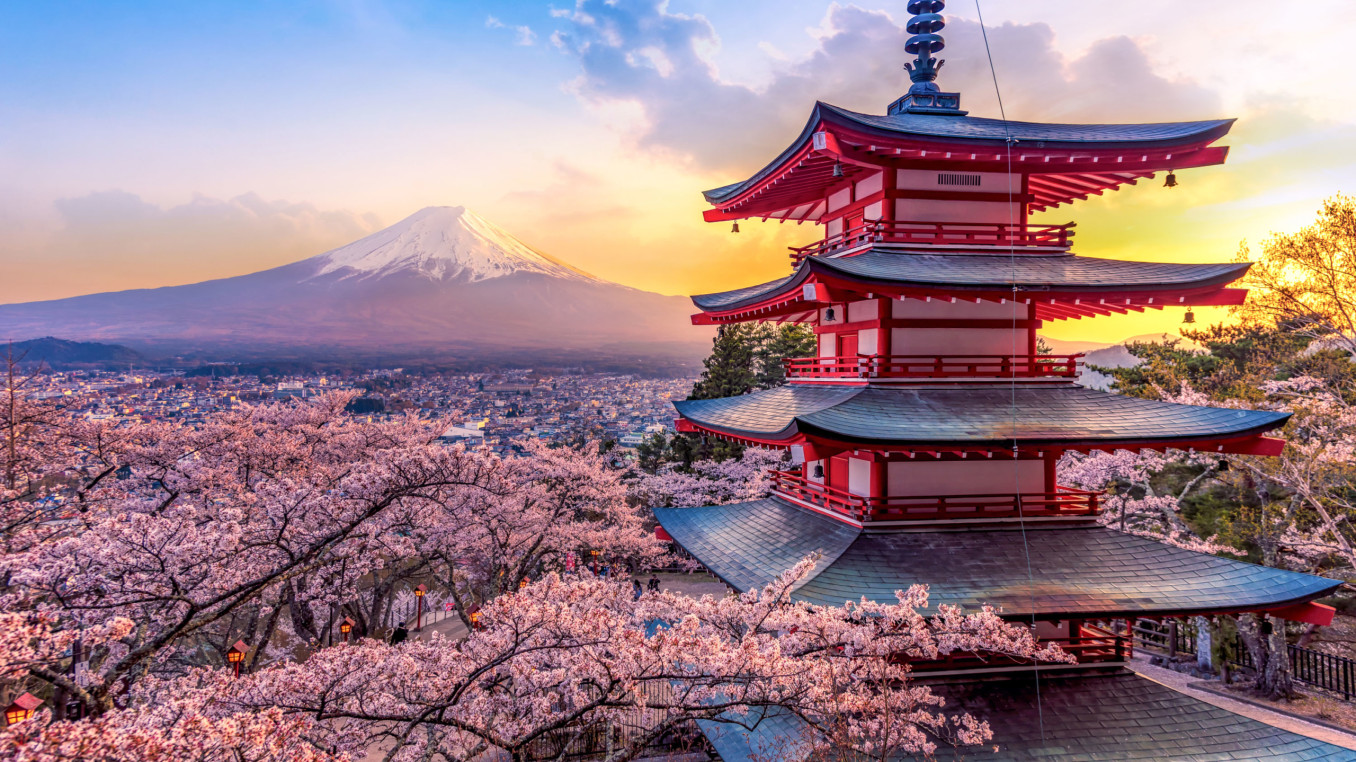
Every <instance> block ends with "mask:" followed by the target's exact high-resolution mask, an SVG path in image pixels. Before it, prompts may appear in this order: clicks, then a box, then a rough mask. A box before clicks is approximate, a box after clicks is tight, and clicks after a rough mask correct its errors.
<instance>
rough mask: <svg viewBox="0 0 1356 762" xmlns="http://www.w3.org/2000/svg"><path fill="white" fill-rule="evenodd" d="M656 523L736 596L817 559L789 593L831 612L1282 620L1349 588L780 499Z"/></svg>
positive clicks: (1155, 550)
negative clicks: (866, 604) (900, 596)
mask: <svg viewBox="0 0 1356 762" xmlns="http://www.w3.org/2000/svg"><path fill="white" fill-rule="evenodd" d="M654 513H655V516H656V518H657V519H658V520H659V523H660V525H661V526H663V527H664V530H665V531H666V532H668V534H669V535H671V536H672V537H673V539H674V541H675V542H677V543H678V544H679V545H680V546H681V547H682V548H683V549H684V550H685V551H687V552H688V553H690V554H692V555H693V557H695V558H696V559H697V560H698V561H700V562H701V563H702V564H703V565H704V566H705V567H706V568H707V569H709V570H710V571H711V572H712V573H713V574H715V575H716V576H717V577H719V578H720V579H721V580H722V581H723V582H725V583H726V584H728V585H730V586H731V587H733V588H734V589H736V590H738V591H740V592H745V591H748V590H751V589H757V588H760V587H763V586H764V585H767V584H768V583H770V582H772V581H773V580H775V579H776V578H777V577H778V576H779V575H780V574H782V573H783V572H785V571H786V570H787V569H789V568H791V567H792V566H794V565H795V564H796V563H798V562H799V561H800V560H801V559H803V558H804V557H806V556H808V555H811V554H815V555H818V556H819V557H820V561H819V563H818V565H817V566H816V567H815V568H814V569H813V570H812V571H811V573H810V574H809V575H808V576H807V577H806V578H805V579H803V580H801V582H800V583H799V584H798V585H797V587H796V589H795V590H794V591H793V593H792V594H793V597H795V598H797V599H800V600H805V601H807V602H810V603H813V604H816V605H823V606H840V605H842V604H843V602H844V601H852V600H859V599H861V598H863V597H865V598H867V599H868V600H873V601H878V602H882V603H892V602H894V600H895V592H896V591H899V590H906V589H908V588H909V587H910V586H912V585H915V584H922V585H927V586H928V587H929V593H930V598H929V602H928V608H927V609H925V610H924V611H923V612H922V613H924V614H925V615H926V614H930V613H932V612H935V610H936V607H937V606H940V605H958V606H963V607H965V608H967V609H975V608H978V607H980V606H984V605H992V606H995V607H997V608H998V609H999V610H1000V611H1001V612H1002V614H1003V616H1007V617H1024V616H1033V615H1034V616H1037V617H1042V618H1046V619H1067V618H1076V619H1079V618H1082V619H1103V618H1121V617H1125V616H1145V617H1157V616H1185V615H1193V614H1222V613H1239V612H1246V611H1268V612H1277V613H1280V612H1283V611H1285V610H1286V609H1289V608H1291V607H1294V606H1297V605H1300V604H1305V603H1308V602H1310V601H1313V600H1316V599H1318V598H1322V597H1324V596H1327V595H1330V594H1332V592H1333V591H1335V590H1336V589H1337V588H1339V587H1341V586H1342V582H1340V581H1337V580H1331V579H1326V578H1324V577H1317V576H1314V575H1310V574H1303V573H1300V572H1291V571H1286V570H1283V569H1273V568H1270V567H1264V566H1258V565H1256V564H1251V563H1247V562H1244V561H1235V560H1232V559H1228V558H1223V557H1220V556H1212V555H1209V554H1205V553H1197V552H1195V551H1190V550H1185V549H1182V548H1177V547H1173V546H1170V545H1165V544H1163V543H1160V542H1158V541H1156V540H1152V539H1149V538H1145V537H1138V536H1135V535H1129V534H1123V533H1120V532H1116V531H1114V530H1111V529H1108V528H1106V527H1101V526H1083V527H1070V526H1065V527H1054V528H1052V527H1048V526H1038V527H1026V528H1025V529H1016V528H1008V529H973V528H972V529H965V530H961V531H932V532H922V531H909V532H880V531H871V532H868V531H864V530H862V529H859V528H857V527H855V526H851V525H848V524H846V523H843V522H840V521H836V520H834V519H832V518H828V517H825V516H822V515H819V514H817V513H814V512H811V511H808V510H806V509H803V508H800V507H798V506H795V505H792V504H790V503H788V502H786V501H783V500H780V499H777V498H767V499H764V500H756V501H752V502H748V503H738V504H734V505H724V506H701V507H694V508H655V509H654ZM1028 559H1029V560H1030V562H1031V563H1032V566H1031V567H1030V568H1029V569H1028V567H1027V562H1028Z"/></svg>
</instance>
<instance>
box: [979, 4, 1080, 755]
mask: <svg viewBox="0 0 1356 762" xmlns="http://www.w3.org/2000/svg"><path fill="white" fill-rule="evenodd" d="M975 13H976V14H977V15H978V16H979V32H980V35H981V36H983V38H984V54H985V55H986V56H987V57H988V59H989V75H990V76H991V77H993V92H994V95H995V96H997V98H998V115H999V117H1000V118H1001V119H1002V121H1003V136H1004V138H1005V140H1004V141H1003V142H1004V143H1005V144H1006V146H1007V164H1008V173H1007V184H1008V235H1009V236H1011V235H1012V232H1013V230H1014V229H1015V228H1016V227H1017V220H1016V218H1015V217H1014V216H1013V197H1012V144H1013V143H1015V142H1016V139H1015V138H1013V137H1012V131H1011V130H1010V129H1009V128H1008V114H1007V111H1006V110H1005V109H1004V108H1003V91H1002V90H1001V89H1000V88H999V87H998V70H997V69H996V68H995V67H994V65H993V51H992V50H990V49H989V32H988V30H987V29H986V28H985V26H984V11H983V10H981V9H980V7H979V0H975ZM1008 265H1009V267H1010V268H1011V272H1012V305H1013V307H1012V345H1011V346H1012V350H1011V351H1012V356H1013V357H1016V356H1017V304H1018V301H1017V293H1018V291H1017V241H1016V239H1015V238H1009V242H1008ZM1026 351H1027V356H1029V357H1035V353H1036V348H1035V347H1031V346H1028V347H1027V348H1026ZM1009 388H1010V389H1011V392H1012V394H1011V409H1012V481H1013V486H1014V487H1015V494H1016V495H1017V498H1016V500H1015V502H1016V504H1017V526H1018V527H1019V528H1020V529H1021V534H1022V551H1023V553H1024V554H1025V555H1026V579H1027V585H1028V586H1029V588H1030V590H1031V633H1032V637H1035V633H1036V574H1035V572H1034V571H1033V569H1032V567H1031V545H1030V544H1029V543H1028V542H1027V538H1026V511H1025V509H1024V508H1023V506H1022V498H1021V494H1022V475H1021V461H1020V460H1019V459H1018V457H1017V456H1018V454H1019V447H1018V440H1017V373H1016V371H1015V370H1014V372H1013V374H1012V380H1011V385H1010V386H1009ZM1070 626H1071V627H1072V626H1073V623H1072V622H1070ZM1031 665H1032V672H1033V674H1034V675H1035V678H1036V722H1037V725H1038V726H1039V728H1040V733H1041V745H1042V746H1044V745H1045V712H1044V710H1043V709H1042V707H1041V666H1040V663H1039V662H1037V661H1036V660H1035V659H1032V661H1031Z"/></svg>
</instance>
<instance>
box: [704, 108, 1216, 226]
mask: <svg viewBox="0 0 1356 762" xmlns="http://www.w3.org/2000/svg"><path fill="white" fill-rule="evenodd" d="M821 120H823V121H826V122H831V123H838V124H843V125H846V126H848V127H854V128H857V129H860V130H863V131H866V132H874V133H877V134H881V135H886V136H897V137H910V136H915V137H922V138H940V139H942V140H945V141H959V142H962V143H966V144H971V145H981V144H994V143H998V144H1001V145H1004V146H1006V145H1007V139H1008V138H1009V137H1013V138H1016V139H1017V140H1018V144H1019V145H1020V144H1021V143H1031V144H1035V143H1054V144H1056V146H1066V145H1086V144H1089V143H1096V144H1098V145H1099V147H1113V146H1132V145H1138V146H1146V145H1150V144H1153V145H1160V146H1168V145H1176V144H1179V143H1200V142H1210V141H1214V140H1217V139H1219V138H1220V137H1223V136H1224V135H1225V134H1226V133H1227V132H1228V131H1229V127H1230V126H1231V125H1233V122H1234V120H1232V119H1212V120H1209V121H1202V122H1163V123H1156V124H1040V123H1036V122H1012V121H1006V122H1005V121H1004V120H1001V119H985V118H983V117H975V116H951V115H948V116H938V115H931V114H892V115H885V116H880V115H874V114H859V113H857V112H855V111H848V110H847V109H844V108H839V107H838V106H833V105H830V104H828V103H823V102H820V103H816V104H815V107H814V109H813V110H812V111H811V112H810V118H809V120H808V121H807V122H806V123H805V127H804V128H803V129H802V130H801V133H800V135H799V136H798V137H797V138H796V140H795V141H794V142H792V143H791V145H790V146H789V147H787V149H786V150H785V151H782V153H781V154H780V155H778V157H777V158H776V159H774V160H773V161H772V162H771V163H770V164H768V166H766V167H764V168H763V169H761V170H759V171H758V172H757V173H755V174H754V175H753V176H752V177H750V178H749V179H747V180H744V181H742V182H737V183H731V184H730V185H725V186H722V187H720V188H714V189H712V190H709V191H706V192H705V193H704V194H703V195H704V196H705V197H706V200H707V201H709V202H711V203H713V204H718V203H720V202H721V201H724V200H725V199H728V198H731V197H733V196H736V195H738V194H739V193H741V192H743V191H744V190H745V189H746V188H749V187H751V186H753V185H754V184H756V183H757V182H758V181H759V180H761V179H762V178H763V177H764V176H766V175H767V174H768V173H769V172H770V171H771V170H772V169H774V168H775V167H777V166H779V165H780V164H781V163H782V162H783V161H785V160H786V158H787V157H788V156H790V155H791V154H793V153H795V152H796V151H798V150H800V148H801V147H802V146H804V145H805V143H806V141H808V140H809V139H810V135H811V133H812V131H813V129H814V127H815V126H816V125H818V124H819V123H820V121H821ZM1056 146H1051V147H1056ZM1041 147H1043V146H1041Z"/></svg>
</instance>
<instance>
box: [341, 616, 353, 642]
mask: <svg viewBox="0 0 1356 762" xmlns="http://www.w3.org/2000/svg"><path fill="white" fill-rule="evenodd" d="M339 631H340V632H342V633H344V642H345V643H347V642H348V634H349V633H350V632H353V617H351V616H346V617H344V621H342V622H340V623H339Z"/></svg>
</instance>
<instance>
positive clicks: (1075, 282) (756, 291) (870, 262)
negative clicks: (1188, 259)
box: [692, 249, 1249, 312]
mask: <svg viewBox="0 0 1356 762" xmlns="http://www.w3.org/2000/svg"><path fill="white" fill-rule="evenodd" d="M1248 267H1249V265H1248V264H1247V263H1238V262H1231V263H1218V264H1182V263H1177V262H1130V261H1124V260H1117V259H1100V258H1096V257H1082V256H1078V255H1076V254H1064V253H1061V254H1047V255H1031V254H1023V255H1021V256H1013V257H1010V256H1007V255H1006V254H1004V255H993V254H929V253H922V252H913V251H900V250H898V249H890V250H885V249H871V250H868V251H865V252H863V253H860V254H854V255H852V256H848V257H839V258H836V259H830V258H824V257H810V258H808V259H807V260H805V262H803V263H801V265H800V267H798V268H797V270H796V272H794V273H792V274H791V275H789V276H787V277H785V278H781V279H778V280H775V281H771V282H769V283H762V284H759V285H757V286H749V287H747V288H741V289H736V290H733V291H723V292H720V293H715V294H699V295H697V296H694V297H692V302H693V303H694V304H696V305H697V307H698V308H700V309H702V310H706V311H708V312H711V311H721V310H728V309H734V308H737V307H743V306H747V305H750V304H755V303H757V302H759V301H762V300H763V299H766V298H767V297H769V296H772V295H775V294H778V293H781V292H785V291H786V290H788V289H790V288H796V287H798V286H799V285H800V284H801V283H802V282H803V281H805V280H806V279H807V278H808V277H809V276H810V275H812V274H814V273H817V272H818V273H826V274H829V275H835V276H840V277H841V276H846V277H847V278H850V279H853V280H859V281H864V282H869V283H878V284H886V285H893V286H902V287H907V286H917V287H924V288H946V289H952V290H966V289H995V288H1010V287H1012V286H1014V285H1016V286H1017V287H1018V288H1019V289H1023V290H1032V291H1062V290H1068V291H1077V292H1079V293H1108V292H1114V291H1129V290H1135V291H1160V290H1169V291H1170V290H1173V289H1183V288H1201V287H1206V286H1212V285H1219V286H1223V285H1225V284H1228V283H1231V282H1233V281H1235V280H1238V279H1239V278H1241V277H1243V274H1244V273H1245V272H1247V269H1248Z"/></svg>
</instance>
